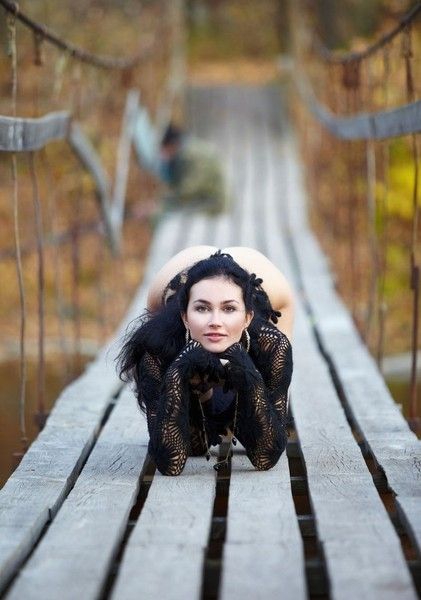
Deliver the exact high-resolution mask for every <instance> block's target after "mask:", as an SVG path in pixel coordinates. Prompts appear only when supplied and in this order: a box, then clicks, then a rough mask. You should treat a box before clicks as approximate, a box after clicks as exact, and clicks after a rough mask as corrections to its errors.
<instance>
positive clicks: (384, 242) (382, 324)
mask: <svg viewBox="0 0 421 600" xmlns="http://www.w3.org/2000/svg"><path fill="white" fill-rule="evenodd" d="M383 72H384V76H383V86H382V87H383V97H384V106H385V108H387V107H388V105H389V94H388V89H389V88H388V86H389V79H390V54H389V47H388V46H385V47H384V49H383ZM389 168H390V145H389V141H387V140H385V141H384V142H383V145H382V178H383V193H382V194H381V196H380V198H379V218H380V222H381V226H382V236H381V242H380V248H379V253H380V256H379V261H380V274H379V285H378V290H379V291H378V305H377V321H378V331H377V344H376V358H377V364H378V366H379V368H380V370H383V356H384V343H385V329H386V316H387V306H386V302H385V293H386V275H387V265H388V258H387V249H388V242H389V214H388V196H389V187H390V182H389Z"/></svg>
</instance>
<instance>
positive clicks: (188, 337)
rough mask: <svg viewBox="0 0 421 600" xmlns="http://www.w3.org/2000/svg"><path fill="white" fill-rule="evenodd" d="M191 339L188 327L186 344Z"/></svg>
mask: <svg viewBox="0 0 421 600" xmlns="http://www.w3.org/2000/svg"><path fill="white" fill-rule="evenodd" d="M189 341H190V329H189V328H188V327H186V344H188V343H189Z"/></svg>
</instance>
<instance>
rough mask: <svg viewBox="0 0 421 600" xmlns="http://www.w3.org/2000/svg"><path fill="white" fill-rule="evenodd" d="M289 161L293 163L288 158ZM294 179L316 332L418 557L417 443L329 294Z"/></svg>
mask: <svg viewBox="0 0 421 600" xmlns="http://www.w3.org/2000/svg"><path fill="white" fill-rule="evenodd" d="M289 160H290V162H292V157H290V159H289ZM293 177H294V179H293V180H292V181H291V185H292V190H291V191H292V195H291V193H290V195H289V199H290V200H289V201H290V207H289V212H290V219H291V227H292V230H293V234H294V246H295V250H296V253H297V257H298V261H299V267H300V272H301V277H302V280H303V283H304V287H305V291H306V296H307V298H308V301H309V303H310V305H311V308H312V311H313V314H314V317H315V320H316V327H317V331H318V333H319V335H320V338H321V341H322V344H323V347H324V350H325V351H326V352H327V354H328V355H329V357H330V360H331V361H332V364H333V366H334V368H335V371H336V373H337V375H338V377H339V380H340V383H341V386H342V388H343V390H344V393H345V396H346V400H347V405H348V407H349V410H350V412H351V414H352V417H353V419H354V420H355V423H356V425H357V428H358V430H359V432H360V434H361V435H362V436H363V438H364V439H365V441H366V443H367V445H368V447H369V449H370V451H371V452H372V454H373V456H374V458H375V460H376V462H377V464H378V465H379V466H380V467H381V468H382V470H383V471H384V472H385V475H386V477H387V481H388V485H389V486H390V488H391V489H392V490H393V491H394V492H395V494H396V502H397V504H398V505H399V507H400V510H401V513H402V515H403V519H404V521H405V522H406V524H407V526H409V532H410V535H411V536H412V539H413V541H414V542H415V548H416V549H417V551H418V553H419V555H420V556H421V502H420V501H419V499H420V497H421V440H418V439H417V438H416V436H415V434H414V433H413V432H412V431H411V430H410V428H409V426H408V424H407V423H406V421H405V419H404V417H403V415H402V413H401V412H400V410H399V409H398V407H397V406H396V404H395V402H394V401H393V399H392V397H391V394H390V392H389V390H388V389H387V386H386V385H385V382H384V380H383V377H382V376H381V374H380V372H379V371H378V369H377V366H376V364H375V361H374V359H373V358H372V357H371V355H370V354H369V352H368V350H367V348H366V347H365V346H364V344H363V343H362V341H361V339H360V337H359V335H358V333H357V331H356V328H355V326H354V324H353V322H352V319H351V318H350V316H349V314H348V312H347V310H346V308H345V306H344V304H343V303H342V301H341V300H340V299H339V297H338V295H337V294H336V292H335V290H334V287H333V284H332V280H331V276H330V272H329V269H328V265H327V263H326V260H325V258H324V257H323V255H322V253H321V250H320V247H319V246H318V244H317V242H316V240H315V238H314V237H313V236H312V235H311V234H310V233H309V232H308V229H307V224H306V220H305V213H304V211H303V208H302V207H303V205H304V203H305V198H304V192H303V190H302V184H301V182H300V179H299V173H298V170H297V169H296V170H295V174H294V175H293ZM292 196H293V197H292ZM406 510H407V511H408V512H407V513H406Z"/></svg>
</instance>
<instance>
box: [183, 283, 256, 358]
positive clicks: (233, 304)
mask: <svg viewBox="0 0 421 600" xmlns="http://www.w3.org/2000/svg"><path fill="white" fill-rule="evenodd" d="M182 317H183V321H184V324H185V325H186V327H188V328H189V329H190V336H191V338H192V339H193V340H196V341H198V342H200V343H201V344H202V346H203V347H204V348H205V349H206V350H209V351H210V352H215V353H218V352H224V350H226V349H227V348H228V347H229V346H231V345H232V344H234V343H235V342H239V341H240V338H241V336H242V334H243V331H244V329H245V328H246V327H247V326H248V325H249V323H250V321H251V319H252V318H253V313H247V312H246V307H245V305H244V300H243V293H242V290H241V288H240V286H238V285H237V284H236V283H234V282H233V281H231V280H230V279H226V278H225V277H212V278H209V279H202V280H201V281H198V282H197V283H195V284H194V285H193V286H192V287H191V290H190V297H189V303H188V305H187V312H186V313H185V314H183V315H182Z"/></svg>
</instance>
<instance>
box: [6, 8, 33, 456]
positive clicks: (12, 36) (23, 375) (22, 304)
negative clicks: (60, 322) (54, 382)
mask: <svg viewBox="0 0 421 600" xmlns="http://www.w3.org/2000/svg"><path fill="white" fill-rule="evenodd" d="M7 30H8V55H9V56H10V58H11V64H12V115H13V116H14V117H16V103H17V84H18V76H17V48H16V20H15V18H14V16H13V15H8V19H7ZM17 173H18V168H17V157H16V153H15V152H13V153H12V182H13V196H12V210H13V230H14V240H15V255H16V273H17V279H18V288H19V309H20V332H19V355H20V357H19V371H20V384H19V426H20V432H21V443H22V450H23V452H25V451H26V449H27V448H28V436H27V431H26V419H25V404H26V395H25V392H26V379H27V370H26V346H25V334H26V297H25V286H24V281H23V268H22V256H21V247H20V235H19V195H18V174H17Z"/></svg>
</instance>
